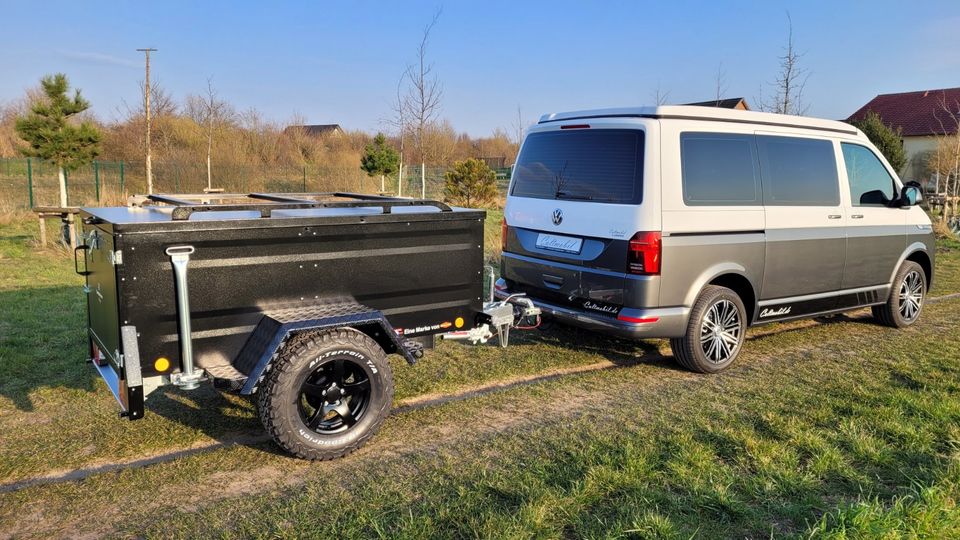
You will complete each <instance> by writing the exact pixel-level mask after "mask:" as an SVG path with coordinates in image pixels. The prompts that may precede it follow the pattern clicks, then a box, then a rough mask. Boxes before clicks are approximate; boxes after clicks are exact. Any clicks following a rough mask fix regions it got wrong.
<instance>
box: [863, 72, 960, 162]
mask: <svg viewBox="0 0 960 540" xmlns="http://www.w3.org/2000/svg"><path fill="white" fill-rule="evenodd" d="M870 111H873V112H875V113H877V114H878V115H880V119H881V120H883V123H884V124H886V125H888V126H890V127H891V128H893V129H898V128H899V129H900V136H901V138H902V139H903V149H904V150H905V151H906V154H907V164H906V166H905V167H904V170H902V171H899V172H900V176H901V177H902V178H904V179H905V180H918V181H924V180H926V179H927V177H928V176H929V174H928V172H927V160H928V159H929V157H930V154H931V153H933V152H934V151H935V150H936V148H937V138H938V137H941V136H943V135H956V134H957V118H960V88H942V89H939V90H920V91H918V92H901V93H899V94H880V95H879V96H877V97H875V98H873V99H871V100H870V102H869V103H867V104H866V105H864V106H863V107H860V109H858V110H857V112H855V113H853V114H851V115H850V117H849V118H847V121H848V122H850V121H853V120H859V119H861V118H863V117H864V116H866V115H867V113H868V112H870Z"/></svg>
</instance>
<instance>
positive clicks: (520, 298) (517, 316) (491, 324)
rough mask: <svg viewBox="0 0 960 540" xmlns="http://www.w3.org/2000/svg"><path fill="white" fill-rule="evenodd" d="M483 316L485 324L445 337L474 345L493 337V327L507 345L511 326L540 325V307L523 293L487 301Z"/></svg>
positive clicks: (501, 342) (523, 328)
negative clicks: (499, 299)
mask: <svg viewBox="0 0 960 540" xmlns="http://www.w3.org/2000/svg"><path fill="white" fill-rule="evenodd" d="M483 317H484V319H485V322H484V324H480V325H478V326H476V327H474V328H472V329H470V330H467V331H463V332H451V333H449V334H446V335H444V339H463V340H466V341H469V342H470V343H473V344H474V345H476V344H478V343H487V342H488V341H489V340H490V338H492V337H493V332H492V331H491V328H494V329H496V331H497V340H498V341H499V342H500V346H501V347H506V346H507V345H509V344H510V329H511V328H516V329H518V330H529V329H532V328H536V327H537V326H539V325H540V308H538V307H537V306H535V305H534V304H533V301H531V300H530V299H529V298H526V297H525V296H524V295H523V294H514V295H511V296H509V297H507V298H505V299H503V300H501V301H490V302H485V303H484V305H483ZM531 320H532V321H533V322H532V323H530V322H529V321H531Z"/></svg>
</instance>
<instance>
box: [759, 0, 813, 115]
mask: <svg viewBox="0 0 960 540" xmlns="http://www.w3.org/2000/svg"><path fill="white" fill-rule="evenodd" d="M802 57H803V53H800V52H797V49H796V46H795V45H794V43H793V19H792V18H790V12H789V11H788V12H787V44H786V46H785V47H784V48H783V55H781V56H780V57H779V59H780V73H779V74H778V75H777V79H776V81H774V82H773V83H772V86H773V97H772V98H771V100H770V101H769V102H765V101H758V102H757V103H759V106H760V110H761V111H765V112H773V113H779V114H795V115H802V114H805V113H806V112H807V108H808V107H807V105H805V104H804V103H803V90H804V87H805V86H806V85H807V79H808V78H809V77H810V73H809V72H808V71H807V69H806V68H804V67H802V66H801V65H800V59H801V58H802Z"/></svg>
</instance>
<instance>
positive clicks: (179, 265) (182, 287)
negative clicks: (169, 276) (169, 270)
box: [166, 246, 203, 390]
mask: <svg viewBox="0 0 960 540" xmlns="http://www.w3.org/2000/svg"><path fill="white" fill-rule="evenodd" d="M193 251H194V249H193V246H172V247H169V248H167V250H166V254H167V255H168V256H169V257H170V262H171V263H172V264H173V275H174V279H175V280H176V285H177V320H178V323H179V324H178V326H179V328H180V373H179V374H174V375H173V376H171V377H170V380H171V382H173V384H175V385H177V386H179V387H180V388H183V389H184V390H193V389H194V388H197V387H199V386H200V381H201V380H202V379H203V372H202V370H196V369H194V367H193V337H192V335H191V333H192V331H191V328H190V289H189V287H188V285H187V265H188V264H189V263H190V255H191V254H192V253H193Z"/></svg>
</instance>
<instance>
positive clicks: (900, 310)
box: [872, 261, 927, 328]
mask: <svg viewBox="0 0 960 540" xmlns="http://www.w3.org/2000/svg"><path fill="white" fill-rule="evenodd" d="M926 296H927V275H926V274H925V273H924V271H923V268H922V267H921V266H920V265H919V264H917V263H915V262H913V261H906V262H904V263H903V264H902V265H901V266H900V269H899V270H898V271H897V275H896V276H895V277H894V278H893V283H892V285H891V287H890V297H889V298H888V299H887V303H885V304H882V305H879V306H873V308H872V311H873V316H874V318H875V319H877V320H878V321H879V322H880V323H882V324H885V325H886V326H892V327H894V328H905V327H907V326H910V325H912V324H913V323H915V322H917V320H919V319H920V313H921V312H922V311H923V304H924V302H925V300H926Z"/></svg>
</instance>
